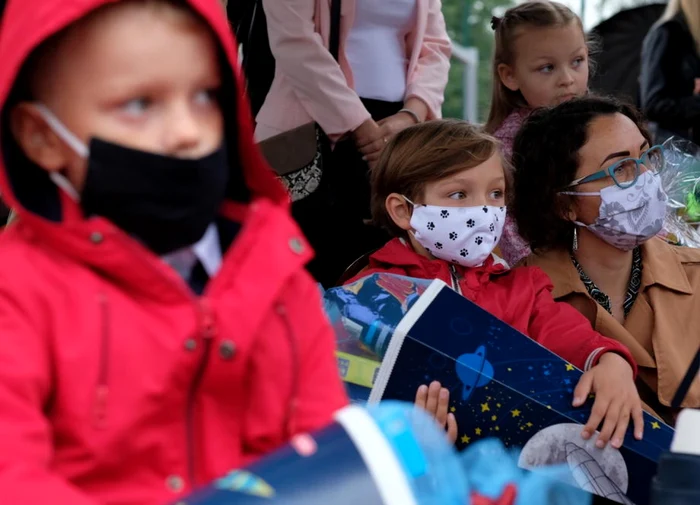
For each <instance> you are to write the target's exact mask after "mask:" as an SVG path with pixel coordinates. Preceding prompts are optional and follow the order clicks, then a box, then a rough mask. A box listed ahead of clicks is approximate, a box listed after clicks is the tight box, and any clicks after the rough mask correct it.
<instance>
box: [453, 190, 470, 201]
mask: <svg viewBox="0 0 700 505" xmlns="http://www.w3.org/2000/svg"><path fill="white" fill-rule="evenodd" d="M466 197H467V195H466V193H464V192H463V191H456V192H455V193H452V194H451V195H450V198H451V199H452V200H463V199H465V198H466Z"/></svg>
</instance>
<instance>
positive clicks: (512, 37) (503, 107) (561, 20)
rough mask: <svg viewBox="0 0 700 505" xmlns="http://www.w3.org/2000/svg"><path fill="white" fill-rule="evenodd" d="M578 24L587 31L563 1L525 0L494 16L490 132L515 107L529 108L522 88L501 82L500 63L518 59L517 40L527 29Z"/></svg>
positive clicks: (488, 128) (487, 126)
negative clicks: (516, 88) (511, 86)
mask: <svg viewBox="0 0 700 505" xmlns="http://www.w3.org/2000/svg"><path fill="white" fill-rule="evenodd" d="M572 22H574V23H576V24H577V25H578V26H579V27H580V28H581V31H582V32H583V25H582V24H581V19H579V17H578V16H577V15H576V14H574V12H573V11H572V10H571V9H569V8H568V7H566V6H565V5H562V4H560V3H559V2H549V1H542V0H536V1H531V2H524V3H522V4H520V5H517V6H515V7H512V8H510V9H508V10H507V11H506V12H505V14H504V15H503V17H501V18H499V17H496V16H494V17H493V18H492V19H491V27H492V28H493V29H494V32H495V42H494V53H493V67H492V72H491V73H492V78H493V85H492V91H491V110H490V112H489V118H488V120H487V121H486V131H487V132H489V133H493V132H495V131H496V130H497V129H498V127H499V126H500V125H501V123H502V122H503V120H504V119H505V118H506V117H508V115H509V114H510V113H511V112H513V110H515V109H518V108H521V107H527V106H528V105H527V102H526V101H525V99H524V98H523V95H522V93H520V91H511V90H510V89H508V88H506V87H505V85H504V84H503V83H502V82H501V78H500V76H499V75H498V66H499V65H500V64H502V63H504V64H506V65H513V63H514V60H515V41H516V39H517V38H518V35H519V31H520V30H522V29H523V28H527V27H533V28H554V27H563V26H567V25H569V24H570V23H572ZM588 43H589V61H590V53H591V52H592V50H593V47H592V40H589V41H588Z"/></svg>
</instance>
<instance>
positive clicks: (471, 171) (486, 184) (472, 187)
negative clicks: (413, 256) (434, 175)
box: [386, 153, 506, 257]
mask: <svg viewBox="0 0 700 505" xmlns="http://www.w3.org/2000/svg"><path fill="white" fill-rule="evenodd" d="M505 193H506V179H505V175H504V172H503V163H502V161H501V156H500V154H498V153H494V154H493V155H492V156H491V157H490V158H489V159H488V160H486V161H485V162H484V163H482V164H481V165H477V166H476V167H473V168H465V169H464V170H461V171H459V172H456V173H454V174H452V175H450V176H449V177H445V178H443V179H440V180H438V181H433V182H429V183H427V184H426V185H425V188H424V190H423V194H422V195H421V196H420V197H417V198H415V199H414V203H415V204H417V205H435V206H439V207H483V206H484V205H487V206H492V207H503V206H505ZM386 210H387V212H388V213H389V216H391V219H392V220H393V221H394V223H395V224H396V225H397V226H398V227H399V228H401V229H402V230H406V231H410V230H411V215H412V213H413V207H412V206H411V205H410V204H409V203H407V202H406V200H405V199H404V198H403V196H402V195H399V194H398V193H392V194H391V195H389V197H388V198H387V199H386ZM408 236H409V239H410V241H411V244H412V245H413V248H414V250H416V251H418V252H419V253H421V254H424V255H425V256H426V257H430V255H429V254H428V253H427V251H425V249H424V248H423V247H422V246H421V245H420V244H419V243H418V242H417V241H416V240H415V238H414V237H413V235H412V234H410V233H409V235H408Z"/></svg>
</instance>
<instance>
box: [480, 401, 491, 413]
mask: <svg viewBox="0 0 700 505" xmlns="http://www.w3.org/2000/svg"><path fill="white" fill-rule="evenodd" d="M481 411H482V412H490V411H491V409H490V408H489V404H488V403H482V404H481Z"/></svg>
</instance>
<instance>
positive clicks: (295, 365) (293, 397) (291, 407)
mask: <svg viewBox="0 0 700 505" xmlns="http://www.w3.org/2000/svg"><path fill="white" fill-rule="evenodd" d="M277 314H279V316H280V318H281V319H282V324H284V327H285V329H286V330H287V331H286V332H285V336H286V337H287V340H288V341H289V349H290V351H291V353H292V385H291V388H290V399H289V404H288V405H287V411H286V412H285V416H284V426H283V430H284V435H285V440H289V439H290V438H291V437H292V435H294V433H295V429H294V414H295V410H296V408H297V401H298V397H299V374H300V362H299V344H298V342H297V339H296V338H295V337H294V330H293V328H292V323H291V322H290V321H289V316H288V314H287V310H286V309H285V308H284V306H282V305H278V306H277Z"/></svg>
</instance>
